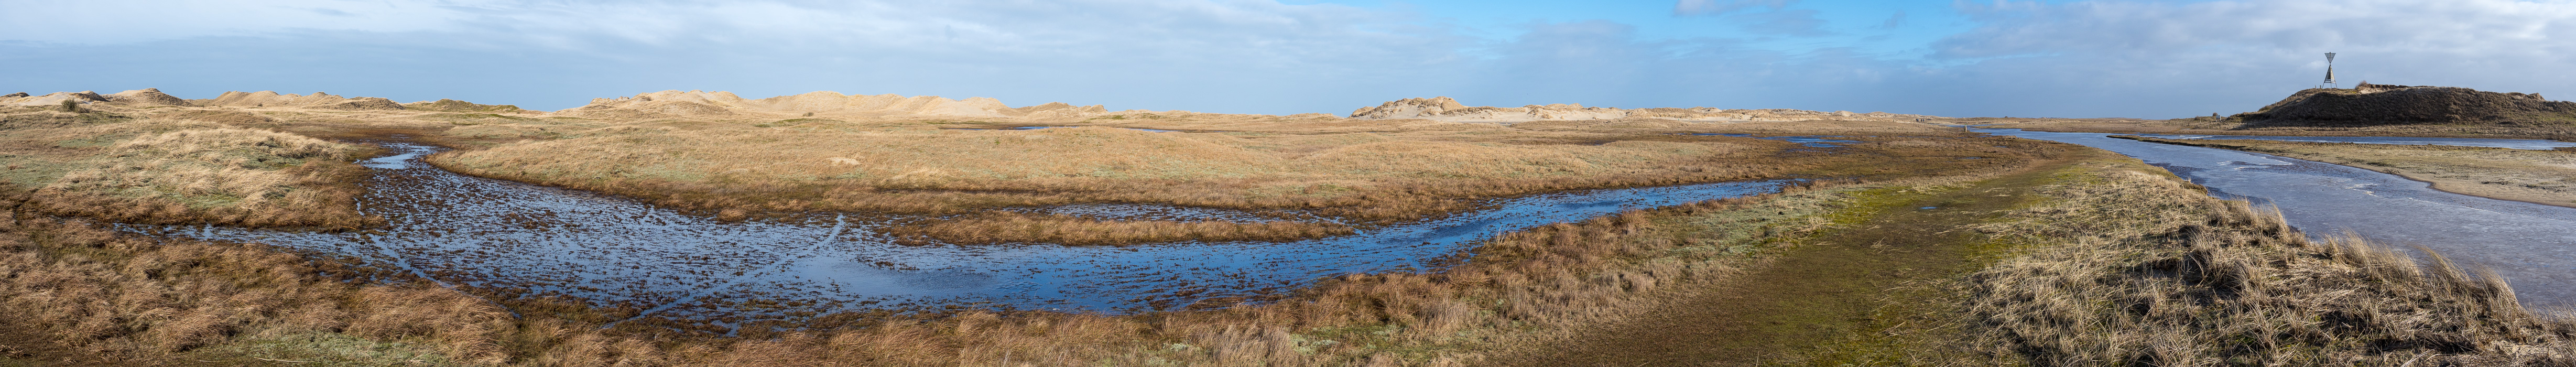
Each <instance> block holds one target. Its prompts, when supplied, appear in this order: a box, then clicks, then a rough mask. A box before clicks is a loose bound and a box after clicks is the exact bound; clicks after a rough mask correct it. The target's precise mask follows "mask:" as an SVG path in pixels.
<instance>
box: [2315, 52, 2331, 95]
mask: <svg viewBox="0 0 2576 367" xmlns="http://www.w3.org/2000/svg"><path fill="white" fill-rule="evenodd" d="M2334 54H2335V53H2333V52H2327V53H2326V84H2335V81H2334ZM2318 87H2324V86H2323V85H2320V86H2318Z"/></svg>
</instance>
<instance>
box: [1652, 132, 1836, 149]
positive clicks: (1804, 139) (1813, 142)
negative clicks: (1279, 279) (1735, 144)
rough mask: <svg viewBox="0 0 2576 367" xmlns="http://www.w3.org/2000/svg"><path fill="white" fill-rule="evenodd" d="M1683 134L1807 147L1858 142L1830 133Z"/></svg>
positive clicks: (1834, 145)
mask: <svg viewBox="0 0 2576 367" xmlns="http://www.w3.org/2000/svg"><path fill="white" fill-rule="evenodd" d="M1683 135H1700V136H1732V137H1738V138H1754V139H1764V140H1780V141H1788V142H1795V143H1800V144H1798V145H1804V146H1808V147H1817V148H1824V147H1839V146H1843V145H1842V144H1843V143H1858V142H1860V141H1859V140H1840V139H1826V138H1845V137H1847V136H1832V135H1825V136H1753V134H1723V133H1693V134H1683Z"/></svg>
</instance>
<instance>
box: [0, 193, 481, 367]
mask: <svg viewBox="0 0 2576 367" xmlns="http://www.w3.org/2000/svg"><path fill="white" fill-rule="evenodd" d="M11 199H18V200H24V199H26V198H25V197H15V198H11ZM13 201H14V200H13ZM0 243H5V244H7V246H5V247H0V323H5V324H6V325H7V328H8V329H9V331H7V332H0V342H5V343H7V344H12V345H52V346H58V347H59V348H64V349H67V350H64V351H63V352H70V353H67V355H57V356H49V357H56V358H64V360H63V361H62V362H63V363H64V364H66V365H96V364H124V363H138V364H151V363H169V362H177V361H184V360H187V359H185V358H182V357H183V356H191V357H202V356H205V355H209V354H210V353H208V352H205V351H201V349H207V348H218V347H227V346H235V345H240V344H245V343H262V342H270V341H275V340H284V339H292V338H295V337H298V336H302V335H309V334H317V333H323V334H330V333H338V334H345V335H350V336H356V337H359V338H365V339H368V340H374V341H377V342H374V343H377V346H383V347H392V348H394V349H403V350H411V351H416V352H418V353H421V354H427V355H431V356H434V357H424V358H432V360H434V361H440V362H442V363H447V362H452V363H467V364H488V363H496V362H500V361H501V360H502V358H503V357H506V356H505V355H503V354H501V351H500V350H499V349H498V348H497V345H495V344H493V343H490V342H489V341H488V340H489V339H490V338H491V336H492V335H497V334H503V333H507V332H509V331H510V330H511V329H513V328H515V326H513V321H512V320H511V318H510V315H509V314H508V313H505V312H500V310H499V309H497V308H494V307H491V306H490V304H489V303H488V302H485V301H483V300H480V299H475V298H473V297H469V296H465V295H463V294H460V293H456V292H454V291H449V290H447V289H443V288H437V287H429V286H423V285H417V284H406V283H405V282H403V281H401V280H400V279H401V278H400V277H396V276H390V275H387V274H383V273H379V272H376V271H374V270H369V269H367V268H363V267H356V268H353V267H351V264H348V263H345V262H340V261H334V260H328V259H327V258H318V259H317V258H311V257H306V256H299V255H298V254H295V253H290V252H285V251H280V250H279V249H275V248H268V247H264V246H255V245H225V244H210V243H201V242H192V241H161V240H154V239H150V238H145V237H140V236H133V235H124V234H118V233H114V232H110V231H107V230H104V229H100V228H97V227H96V226H93V225H90V224H85V223H79V222H69V221H61V220H56V219H48V218H45V217H42V216H34V215H29V214H27V213H23V212H12V213H7V214H6V218H5V219H0ZM316 260H321V261H316ZM352 280H355V281H358V282H354V283H353V282H349V281H352ZM379 280H381V281H386V283H390V284H388V285H377V281H379ZM381 343H407V344H406V345H402V346H394V345H391V344H381ZM218 349H219V348H218ZM211 354H214V355H220V354H224V353H219V352H218V353H211ZM324 357H331V356H324ZM337 358H343V359H365V358H364V356H338V357H337ZM236 360H237V361H244V362H247V361H249V360H248V359H247V358H239V359H236ZM390 362H395V363H399V362H400V361H390Z"/></svg>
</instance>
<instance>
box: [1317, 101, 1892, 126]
mask: <svg viewBox="0 0 2576 367" xmlns="http://www.w3.org/2000/svg"><path fill="white" fill-rule="evenodd" d="M1351 118H1357V119H1370V120H1398V119H1412V120H1434V121H1455V122H1505V123H1508V122H1529V121H1573V120H1615V119H1622V118H1653V119H1665V120H1679V121H1810V120H1846V121H1914V119H1918V118H1940V117H1935V116H1925V115H1906V114H1893V113H1886V112H1871V113H1852V112H1850V111H1834V112H1818V111H1807V110H1789V109H1759V110H1728V109H1719V108H1710V107H1692V108H1639V109H1620V108H1608V107H1584V106H1583V105H1580V104H1551V105H1528V106H1521V107H1486V106H1472V107H1471V106H1467V105H1465V104H1460V103H1458V100H1455V99H1450V98H1449V97H1433V98H1406V99H1401V100H1396V101H1392V102H1387V103H1384V104H1379V105H1377V106H1376V107H1365V108H1360V109H1359V110H1357V111H1351Z"/></svg>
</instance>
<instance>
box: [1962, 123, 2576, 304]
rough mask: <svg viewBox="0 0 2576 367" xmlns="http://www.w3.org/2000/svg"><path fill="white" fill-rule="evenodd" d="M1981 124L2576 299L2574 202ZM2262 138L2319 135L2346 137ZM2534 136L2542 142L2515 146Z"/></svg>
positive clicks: (2523, 288)
mask: <svg viewBox="0 0 2576 367" xmlns="http://www.w3.org/2000/svg"><path fill="white" fill-rule="evenodd" d="M1976 131H1979V132H1985V133H1990V134H1996V135H2010V136H2018V137H2023V138H2030V139H2040V140H2050V141H2057V142H2064V143H2073V144H2082V145H2086V146H2091V147H2095V148H2101V149H2103V150H2109V151H2112V152H2117V153H2120V154H2125V155H2128V156H2130V157H2135V158H2138V159H2139V160H2142V161H2146V162H2147V163H2148V164H2153V165H2156V166H2158V167H2164V168H2165V170H2167V171H2172V172H2173V173H2174V174H2175V175H2179V176H2182V177H2183V178H2185V179H2189V180H2191V182H2192V183H2197V184H2200V185H2202V186H2207V187H2209V191H2210V193H2211V194H2212V195H2215V196H2219V197H2224V198H2236V199H2247V200H2250V201H2253V202H2255V203H2256V204H2257V205H2277V206H2279V207H2280V208H2281V212H2282V215H2283V216H2284V217H2286V218H2288V219H2289V221H2290V224H2291V225H2292V226H2295V227H2298V228H2299V229H2301V230H2304V231H2306V232H2308V233H2309V234H2311V235H2319V236H2322V235H2326V234H2332V233H2342V232H2343V231H2345V230H2351V231H2353V232H2354V233H2358V234H2360V235H2361V236H2362V237H2366V238H2370V239H2375V240H2380V241H2384V242H2385V243H2389V244H2395V245H2398V246H2406V245H2422V246H2425V247H2427V248H2431V249H2433V250H2436V251H2440V252H2441V253H2442V254H2443V255H2446V256H2450V257H2451V258H2452V259H2454V260H2459V261H2461V262H2464V263H2469V264H2475V265H2480V266H2490V267H2494V268H2495V269H2496V271H2497V272H2498V273H2500V274H2503V275H2504V277H2505V278H2506V281H2507V282H2509V283H2512V284H2513V286H2514V291H2515V292H2517V293H2519V296H2520V297H2521V300H2522V301H2523V303H2524V304H2526V305H2531V306H2534V307H2551V306H2568V305H2576V208H2567V207H2557V206H2548V205H2540V204H2532V203H2525V202H2518V201H2507V200H2495V199H2488V198H2482V197H2475V196H2468V195H2460V194H2453V193H2448V192H2442V191H2439V190H2434V189H2432V188H2431V187H2430V185H2429V184H2426V183H2423V182H2418V181H2414V180H2408V179H2406V178H2405V177H2400V176H2396V175H2390V174H2384V173H2379V172H2373V171H2370V170H2364V169H2360V168H2353V167H2347V166H2341V165H2334V164H2327V163H2319V162H2313V161H2306V160H2299V159H2291V158H2285V157H2279V156H2273V155H2267V154H2260V153H2249V152H2241V151H2233V150H2225V149H2215V148H2202V147H2191V146H2181V145H2172V144H2158V143H2149V142H2142V141H2135V140H2128V139H2114V138H2108V137H2105V136H2109V135H2114V134H2099V133H2052V132H2038V131H2021V130H2015V129H1979V130H1976ZM2119 135H2127V134H2119ZM2266 138H2275V139H2317V140H2320V141H2323V140H2328V139H2345V138H2347V137H2266ZM2403 140H2404V141H2412V142H2419V143H2423V144H2439V145H2462V146H2490V147H2505V148H2516V149H2528V148H2518V147H2517V146H2499V145H2496V144H2499V143H2498V142H2496V141H2497V140H2512V139H2466V138H2403ZM2383 141H2396V140H2383ZM2530 142H2540V141H2515V142H2511V143H2510V144H2531V143H2530ZM2545 143H2554V142H2545ZM2383 144H2396V143H2393V142H2383ZM2520 146H2530V145H2520Z"/></svg>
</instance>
